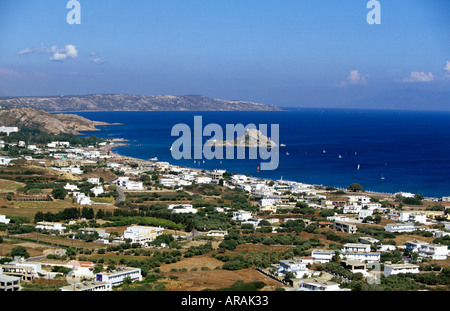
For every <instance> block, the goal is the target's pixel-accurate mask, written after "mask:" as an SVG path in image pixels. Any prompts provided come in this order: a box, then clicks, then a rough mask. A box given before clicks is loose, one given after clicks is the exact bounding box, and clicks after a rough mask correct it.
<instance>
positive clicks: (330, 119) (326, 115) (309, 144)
mask: <svg viewBox="0 0 450 311" xmlns="http://www.w3.org/2000/svg"><path fill="white" fill-rule="evenodd" d="M77 114H79V115H81V116H84V117H86V118H89V119H91V120H96V121H105V122H109V123H122V125H114V126H104V127H99V128H100V129H101V130H100V131H98V132H94V133H85V134H87V135H92V134H94V135H96V136H97V137H101V138H125V139H128V140H129V145H128V146H124V147H118V148H116V149H115V151H116V152H118V153H119V154H123V155H126V156H130V157H136V158H140V159H144V160H148V159H149V158H153V157H158V159H159V161H168V162H170V163H172V164H175V165H181V166H187V167H195V168H201V169H206V170H213V169H216V168H217V169H226V170H227V171H229V172H235V173H241V174H245V173H247V174H249V175H250V176H255V177H261V178H269V179H274V180H278V179H280V178H283V180H295V181H299V182H304V183H308V184H319V185H325V186H328V185H330V186H335V187H347V186H349V185H350V184H351V183H353V182H357V183H360V184H361V185H362V186H363V187H364V189H366V190H371V191H377V192H388V193H394V192H397V191H404V192H412V193H421V194H423V195H425V196H431V197H441V196H444V195H450V161H449V160H450V158H449V157H450V113H449V112H414V111H381V110H350V109H306V108H305V109H300V110H298V111H279V112H192V111H189V112H82V113H77ZM194 116H202V117H203V120H202V121H203V127H204V126H205V125H207V124H209V123H217V124H219V125H221V126H222V127H223V130H224V135H225V126H226V124H238V123H241V124H243V125H247V124H250V123H254V124H255V125H257V126H258V125H259V124H268V125H269V129H270V124H279V127H280V136H279V140H280V141H279V142H280V143H281V144H285V145H286V147H284V148H280V159H279V166H278V168H277V169H276V170H273V171H262V170H260V171H259V172H257V168H258V166H260V165H261V162H267V160H262V159H256V160H250V159H248V157H247V159H244V160H237V159H235V160H221V161H222V163H221V162H220V160H217V159H213V160H206V159H205V160H204V161H205V163H203V160H201V161H198V160H196V163H194V159H189V160H184V159H182V160H174V159H173V157H172V154H171V151H170V150H169V148H170V146H171V145H172V144H173V143H174V142H175V140H176V139H177V138H178V137H173V136H171V130H172V127H173V126H174V125H176V124H179V123H184V124H187V125H189V126H190V127H191V129H192V131H193V128H194V127H193V124H194ZM269 136H270V133H269ZM225 138H226V137H224V139H225ZM206 139H207V138H205V140H206ZM323 150H325V151H326V153H324V152H323ZM339 155H341V158H340V157H339ZM199 163H200V164H199ZM358 165H359V170H358ZM381 177H384V179H382V178H381Z"/></svg>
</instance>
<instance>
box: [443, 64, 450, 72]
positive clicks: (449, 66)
mask: <svg viewBox="0 0 450 311" xmlns="http://www.w3.org/2000/svg"><path fill="white" fill-rule="evenodd" d="M444 70H445V71H446V73H447V74H448V75H450V61H447V63H446V64H445V67H444Z"/></svg>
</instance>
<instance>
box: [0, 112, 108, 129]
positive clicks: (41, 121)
mask: <svg viewBox="0 0 450 311" xmlns="http://www.w3.org/2000/svg"><path fill="white" fill-rule="evenodd" d="M106 124H107V123H104V122H96V121H91V120H88V119H86V118H83V117H80V116H78V115H73V114H50V113H47V112H45V111H42V110H36V109H33V108H19V107H5V108H1V109H0V126H13V127H16V126H17V127H19V128H21V127H27V128H31V129H38V130H40V131H42V132H45V133H51V134H60V133H69V134H79V132H82V131H95V130H97V129H96V126H97V125H106Z"/></svg>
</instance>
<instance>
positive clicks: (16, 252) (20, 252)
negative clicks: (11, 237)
mask: <svg viewBox="0 0 450 311" xmlns="http://www.w3.org/2000/svg"><path fill="white" fill-rule="evenodd" d="M15 256H19V257H23V258H25V259H26V258H29V257H30V254H28V252H27V250H26V248H25V247H23V246H16V247H14V248H13V249H12V250H11V257H15Z"/></svg>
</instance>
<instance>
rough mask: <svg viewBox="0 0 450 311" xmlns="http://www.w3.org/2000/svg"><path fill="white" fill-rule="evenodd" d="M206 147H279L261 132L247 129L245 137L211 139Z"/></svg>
mask: <svg viewBox="0 0 450 311" xmlns="http://www.w3.org/2000/svg"><path fill="white" fill-rule="evenodd" d="M205 145H206V146H214V147H245V148H258V147H267V148H269V149H270V148H275V147H278V145H277V144H276V143H275V142H274V141H273V140H272V139H271V138H270V137H267V136H265V135H264V134H263V133H262V132H261V131H260V130H257V129H247V130H246V131H245V134H244V135H242V136H240V137H238V138H236V139H229V140H218V139H210V140H208V141H206V143H205Z"/></svg>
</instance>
